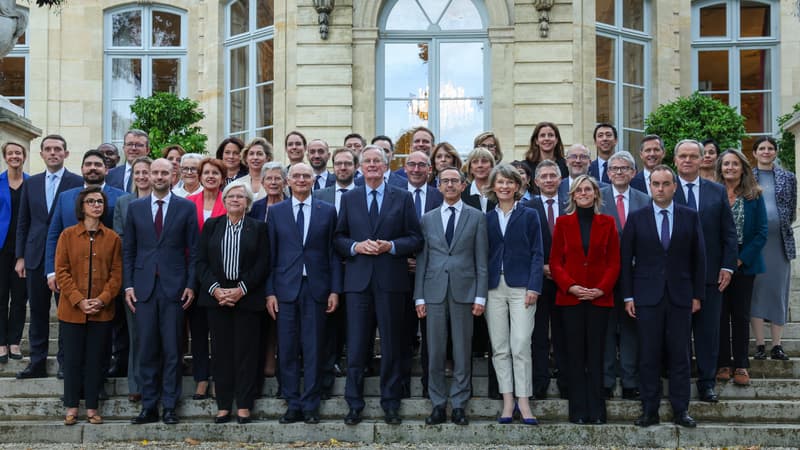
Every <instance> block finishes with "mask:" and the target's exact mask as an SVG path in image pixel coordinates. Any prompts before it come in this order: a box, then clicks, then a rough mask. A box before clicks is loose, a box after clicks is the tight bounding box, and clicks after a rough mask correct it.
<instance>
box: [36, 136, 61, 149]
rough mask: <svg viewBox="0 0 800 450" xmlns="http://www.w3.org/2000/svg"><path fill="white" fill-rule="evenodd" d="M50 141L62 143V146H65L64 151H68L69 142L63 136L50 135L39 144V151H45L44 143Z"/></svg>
mask: <svg viewBox="0 0 800 450" xmlns="http://www.w3.org/2000/svg"><path fill="white" fill-rule="evenodd" d="M48 139H53V140H55V141H61V145H63V146H64V150H67V140H66V139H64V136H61V135H60V134H48V135H47V136H45V137H43V138H42V142H40V143H39V150H44V141H46V140H48Z"/></svg>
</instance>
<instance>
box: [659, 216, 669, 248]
mask: <svg viewBox="0 0 800 450" xmlns="http://www.w3.org/2000/svg"><path fill="white" fill-rule="evenodd" d="M661 245H662V246H664V250H667V249H668V248H669V212H668V211H667V210H666V209H662V210H661Z"/></svg>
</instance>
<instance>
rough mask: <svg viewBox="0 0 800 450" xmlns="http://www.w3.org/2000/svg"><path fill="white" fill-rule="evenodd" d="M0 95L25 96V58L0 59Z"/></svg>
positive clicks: (7, 57) (8, 57)
mask: <svg viewBox="0 0 800 450" xmlns="http://www.w3.org/2000/svg"><path fill="white" fill-rule="evenodd" d="M0 95H3V96H6V97H25V58H16V57H12V56H6V57H5V58H3V59H0Z"/></svg>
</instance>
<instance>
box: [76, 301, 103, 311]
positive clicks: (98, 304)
mask: <svg viewBox="0 0 800 450" xmlns="http://www.w3.org/2000/svg"><path fill="white" fill-rule="evenodd" d="M104 307H105V305H104V304H103V301H102V300H100V299H99V298H85V299H83V300H81V301H79V302H78V308H80V309H81V311H83V313H84V314H87V315H92V314H97V313H99V312H100V310H102V309H103V308H104Z"/></svg>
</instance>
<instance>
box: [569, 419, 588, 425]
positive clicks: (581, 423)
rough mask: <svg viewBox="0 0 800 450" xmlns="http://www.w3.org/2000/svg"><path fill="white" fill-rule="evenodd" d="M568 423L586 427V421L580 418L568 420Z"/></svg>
mask: <svg viewBox="0 0 800 450" xmlns="http://www.w3.org/2000/svg"><path fill="white" fill-rule="evenodd" d="M570 422H572V423H574V424H575V425H586V420H585V419H581V418H578V419H575V420H572V419H570Z"/></svg>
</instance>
